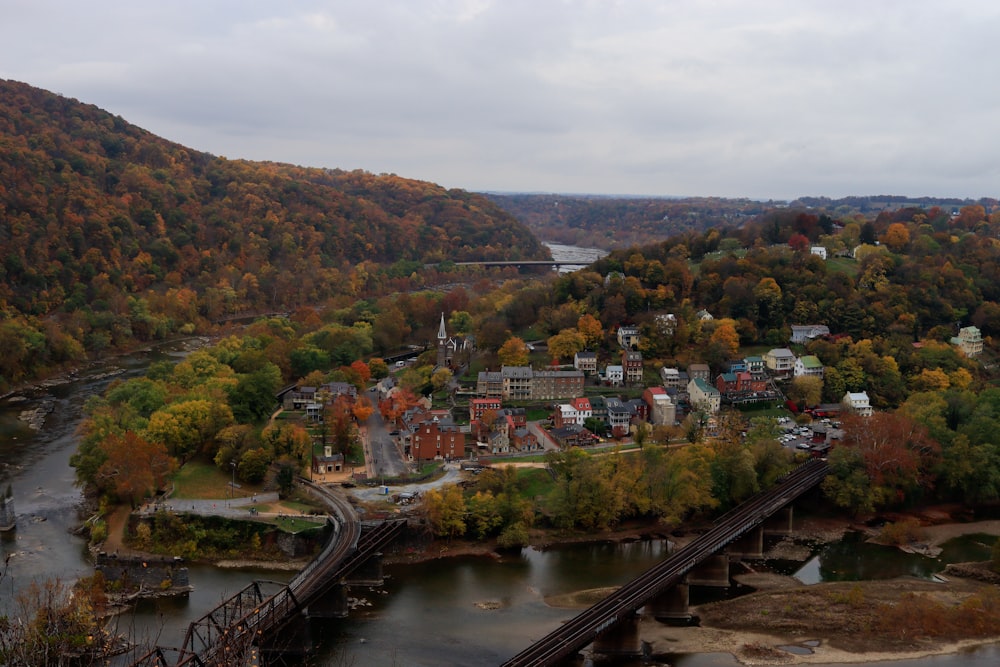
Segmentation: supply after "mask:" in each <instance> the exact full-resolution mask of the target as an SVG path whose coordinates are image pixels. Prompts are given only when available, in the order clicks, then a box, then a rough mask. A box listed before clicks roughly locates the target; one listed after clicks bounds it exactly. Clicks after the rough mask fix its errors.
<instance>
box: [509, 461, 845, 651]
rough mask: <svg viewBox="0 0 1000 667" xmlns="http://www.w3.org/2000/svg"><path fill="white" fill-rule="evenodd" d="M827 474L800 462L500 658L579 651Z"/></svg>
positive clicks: (812, 464) (823, 466)
mask: <svg viewBox="0 0 1000 667" xmlns="http://www.w3.org/2000/svg"><path fill="white" fill-rule="evenodd" d="M826 474H827V465H826V463H825V462H823V461H821V460H819V459H813V460H812V461H809V462H808V463H805V464H803V465H801V466H799V467H798V468H796V469H795V470H793V471H792V472H791V473H789V474H788V475H787V476H786V477H785V478H784V479H783V480H782V481H781V482H779V483H778V484H777V485H776V486H775V487H773V488H772V489H770V490H768V491H764V492H762V493H759V494H757V495H756V496H754V497H753V498H751V499H749V500H748V501H746V502H745V503H743V504H742V505H740V506H739V507H737V508H735V509H733V510H731V511H730V512H728V513H726V514H724V515H723V516H722V517H720V518H719V519H718V520H717V521H716V522H715V524H714V525H713V526H712V528H711V529H709V530H708V531H707V532H706V533H704V534H703V535H701V536H699V537H698V538H697V539H695V540H694V541H692V542H691V543H690V544H688V545H687V546H685V547H683V548H681V549H678V550H677V551H675V552H674V553H672V554H671V555H669V556H667V557H666V558H665V559H664V560H663V561H661V562H660V563H658V564H656V565H654V566H653V567H651V568H650V569H649V570H647V571H646V572H644V573H643V574H641V575H639V576H638V577H636V578H635V579H633V580H632V581H630V582H629V583H627V584H625V585H624V586H622V587H621V588H619V589H618V590H617V591H615V592H614V593H612V594H611V595H609V596H608V597H606V598H604V599H603V600H601V601H600V602H598V603H596V604H594V605H593V606H592V607H590V608H588V609H587V610H585V611H583V612H581V613H580V614H578V615H577V616H576V617H574V618H572V619H571V620H569V621H568V622H566V623H564V624H562V625H560V626H559V627H558V628H557V629H555V630H554V631H552V632H551V633H549V634H548V635H546V636H545V637H542V638H541V639H539V640H537V641H536V642H534V643H533V644H532V645H531V646H529V647H528V648H527V649H525V650H524V651H522V652H520V653H518V654H517V655H515V656H514V657H512V658H510V659H509V660H507V661H506V662H504V663H503V666H502V667H529V666H537V667H543V666H546V665H552V664H556V663H558V662H559V661H561V660H563V659H565V658H567V657H569V656H570V655H572V654H573V653H575V652H577V651H579V650H581V649H582V648H584V647H585V646H587V645H588V644H590V643H591V642H593V641H594V639H596V638H597V636H598V635H599V634H600V633H601V632H603V631H605V630H607V629H609V628H611V627H612V626H614V625H616V624H618V623H619V622H621V621H623V620H625V619H626V618H628V617H630V616H631V615H633V614H635V613H636V612H637V611H638V610H639V609H640V608H641V607H643V606H644V605H645V604H647V603H648V602H649V601H651V600H653V599H654V598H656V597H657V596H658V595H660V594H662V593H664V592H665V591H667V590H668V589H669V588H671V587H673V586H675V585H677V584H678V583H681V581H682V579H683V578H684V576H685V575H686V574H687V573H688V572H690V571H691V570H692V569H694V568H695V567H696V566H697V565H698V564H699V563H700V562H701V561H703V560H704V559H706V558H708V557H709V556H711V555H713V554H715V553H717V552H718V551H720V550H721V549H722V548H723V547H725V546H726V545H727V544H729V543H731V542H733V541H735V540H737V539H739V538H740V537H741V536H743V535H744V534H746V533H747V532H749V531H750V530H752V529H754V528H756V527H757V526H760V525H761V524H762V523H763V522H764V521H765V520H766V519H767V518H768V517H769V516H771V515H772V514H774V513H775V512H777V511H778V510H780V509H782V508H783V507H785V506H786V505H788V504H789V503H790V502H792V501H793V500H795V499H796V498H797V497H798V496H800V495H802V494H803V493H805V492H806V491H808V490H809V489H811V488H813V487H814V486H816V485H817V484H818V483H819V482H820V481H822V480H823V478H824V477H826Z"/></svg>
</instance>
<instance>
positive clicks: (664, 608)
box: [646, 583, 691, 623]
mask: <svg viewBox="0 0 1000 667" xmlns="http://www.w3.org/2000/svg"><path fill="white" fill-rule="evenodd" d="M690 602H691V596H690V587H689V586H688V585H687V583H680V584H677V585H676V586H673V587H672V588H668V589H667V590H665V591H664V592H663V593H662V594H660V595H658V596H656V597H655V598H653V599H652V600H650V601H649V602H647V603H646V613H647V614H648V615H650V616H652V617H653V618H655V619H656V620H658V621H664V622H668V623H669V622H671V621H690V620H691V610H690V609H689V608H688V605H689V604H690Z"/></svg>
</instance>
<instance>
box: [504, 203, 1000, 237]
mask: <svg viewBox="0 0 1000 667" xmlns="http://www.w3.org/2000/svg"><path fill="white" fill-rule="evenodd" d="M486 196H487V197H489V198H490V199H492V200H493V201H494V202H496V203H497V204H499V205H500V206H501V207H503V208H504V209H505V210H507V211H509V212H510V213H512V214H513V215H514V216H516V217H517V219H518V220H521V221H522V222H524V223H525V224H526V225H527V226H528V227H529V228H530V229H531V230H532V231H533V232H535V234H537V235H538V237H539V238H541V239H544V240H546V241H555V242H557V243H569V244H573V245H580V246H587V247H594V248H605V249H609V250H610V249H614V248H627V247H629V246H632V245H645V244H648V243H652V242H654V241H662V240H665V239H668V238H670V237H671V236H674V235H677V234H682V233H686V232H689V231H705V230H707V229H710V228H712V227H739V226H741V225H744V224H746V223H747V222H751V221H753V220H755V219H756V218H757V217H758V216H760V215H763V214H765V213H767V212H768V211H772V210H778V209H785V210H791V211H802V210H807V209H808V210H811V211H812V212H813V213H815V214H816V215H821V214H825V215H827V216H832V217H834V218H837V219H851V218H858V219H866V218H874V217H876V216H878V215H879V214H882V213H886V214H888V215H891V214H893V213H895V212H898V211H900V210H907V209H915V210H920V209H931V208H936V209H937V210H939V211H944V212H945V213H946V214H948V213H952V212H954V211H958V210H959V209H960V208H962V207H966V206H975V205H978V206H982V207H984V209H986V210H993V209H995V208H996V206H997V205H998V203H1000V202H998V201H997V200H996V199H994V198H989V197H983V198H980V199H978V200H976V201H973V200H970V199H958V198H953V197H952V198H944V197H905V196H898V195H874V196H855V197H841V198H839V199H831V198H830V197H800V198H798V199H796V200H795V201H792V202H788V203H787V204H786V203H784V202H770V201H769V202H763V201H756V200H753V199H727V198H725V197H672V198H666V197H624V196H623V197H617V196H598V195H559V194H499V193H488V194H487V195H486Z"/></svg>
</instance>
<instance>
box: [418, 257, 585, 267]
mask: <svg viewBox="0 0 1000 667" xmlns="http://www.w3.org/2000/svg"><path fill="white" fill-rule="evenodd" d="M590 263H591V262H581V261H579V260H578V261H575V262H566V261H558V262H557V261H554V260H550V259H507V260H500V259H498V260H491V261H482V262H451V263H450V264H453V265H454V266H515V267H522V266H545V267H551V268H553V269H558V268H560V267H564V266H587V265H588V264H590ZM435 266H438V264H437V263H435V264H425V265H424V268H434V267H435Z"/></svg>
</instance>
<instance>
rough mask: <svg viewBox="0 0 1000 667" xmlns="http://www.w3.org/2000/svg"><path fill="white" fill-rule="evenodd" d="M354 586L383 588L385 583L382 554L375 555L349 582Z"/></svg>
mask: <svg viewBox="0 0 1000 667" xmlns="http://www.w3.org/2000/svg"><path fill="white" fill-rule="evenodd" d="M347 583H348V584H351V585H353V586H381V585H382V584H383V583H385V575H384V574H383V573H382V552H381V551H378V552H376V553H373V554H372V555H371V557H370V558H368V559H367V560H366V561H365V562H364V563H362V564H361V565H360V566H359V567H358V569H357V570H355V571H354V572H352V573H351V575H350V577H349V578H348V580H347Z"/></svg>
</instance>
